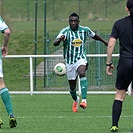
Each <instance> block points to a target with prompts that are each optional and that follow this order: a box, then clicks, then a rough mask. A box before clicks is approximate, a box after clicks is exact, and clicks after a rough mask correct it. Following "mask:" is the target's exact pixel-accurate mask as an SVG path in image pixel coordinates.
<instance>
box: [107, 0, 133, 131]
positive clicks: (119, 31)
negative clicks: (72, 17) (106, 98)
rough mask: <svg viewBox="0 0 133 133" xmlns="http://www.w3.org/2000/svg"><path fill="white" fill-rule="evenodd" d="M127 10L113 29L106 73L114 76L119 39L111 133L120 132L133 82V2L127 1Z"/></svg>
mask: <svg viewBox="0 0 133 133" xmlns="http://www.w3.org/2000/svg"><path fill="white" fill-rule="evenodd" d="M126 10H127V11H128V13H129V15H128V16H126V17H124V18H122V19H119V20H117V21H116V22H115V23H114V26H113V28H112V33H111V36H110V40H109V44H108V49H107V55H108V57H107V62H106V65H107V68H106V72H107V74H108V75H109V76H112V75H113V74H112V71H111V70H112V69H114V66H113V64H112V53H113V51H114V47H115V44H116V40H117V39H119V45H120V56H119V62H118V66H117V78H116V83H115V87H116V95H115V100H114V102H113V106H112V127H111V132H117V131H118V122H119V118H120V115H121V112H122V104H123V101H124V99H125V96H126V92H127V90H128V86H129V84H130V83H131V81H132V80H133V0H127V3H126Z"/></svg>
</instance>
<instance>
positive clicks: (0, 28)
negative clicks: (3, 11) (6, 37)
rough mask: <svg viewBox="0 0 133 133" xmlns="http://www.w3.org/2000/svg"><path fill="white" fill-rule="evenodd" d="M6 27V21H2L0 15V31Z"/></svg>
mask: <svg viewBox="0 0 133 133" xmlns="http://www.w3.org/2000/svg"><path fill="white" fill-rule="evenodd" d="M7 28H8V26H7V25H6V23H5V22H4V21H3V19H2V17H1V16H0V31H1V32H4V30H5V29H7Z"/></svg>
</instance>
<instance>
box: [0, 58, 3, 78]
mask: <svg viewBox="0 0 133 133" xmlns="http://www.w3.org/2000/svg"><path fill="white" fill-rule="evenodd" d="M0 77H3V70H2V59H0Z"/></svg>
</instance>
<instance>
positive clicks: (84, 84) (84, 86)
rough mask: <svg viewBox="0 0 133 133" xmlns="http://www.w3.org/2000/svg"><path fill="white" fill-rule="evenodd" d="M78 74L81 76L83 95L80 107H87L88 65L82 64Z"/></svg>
mask: <svg viewBox="0 0 133 133" xmlns="http://www.w3.org/2000/svg"><path fill="white" fill-rule="evenodd" d="M77 72H78V75H79V77H80V86H81V95H82V101H81V103H80V107H82V108H83V109H85V108H86V107H87V101H86V98H87V90H88V81H87V78H86V76H85V73H86V65H81V66H79V67H78V69H77Z"/></svg>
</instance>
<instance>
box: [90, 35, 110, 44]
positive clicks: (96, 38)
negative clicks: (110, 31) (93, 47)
mask: <svg viewBox="0 0 133 133" xmlns="http://www.w3.org/2000/svg"><path fill="white" fill-rule="evenodd" d="M92 38H93V39H94V40H98V41H101V42H103V43H104V44H105V45H106V46H108V41H106V40H104V39H103V38H102V37H100V36H98V35H97V34H95V36H94V37H92Z"/></svg>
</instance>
